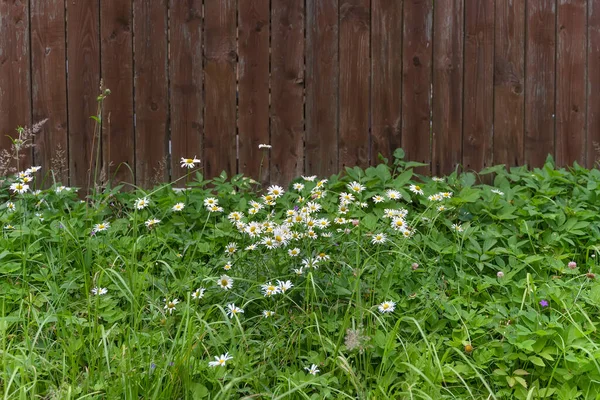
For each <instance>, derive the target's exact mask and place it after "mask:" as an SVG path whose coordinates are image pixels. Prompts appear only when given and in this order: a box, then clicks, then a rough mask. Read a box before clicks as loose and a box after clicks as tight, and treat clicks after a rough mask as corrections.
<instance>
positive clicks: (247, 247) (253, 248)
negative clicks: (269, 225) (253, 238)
mask: <svg viewBox="0 0 600 400" xmlns="http://www.w3.org/2000/svg"><path fill="white" fill-rule="evenodd" d="M244 250H249V251H252V250H256V245H255V244H251V245H248V246H246V248H245V249H244Z"/></svg>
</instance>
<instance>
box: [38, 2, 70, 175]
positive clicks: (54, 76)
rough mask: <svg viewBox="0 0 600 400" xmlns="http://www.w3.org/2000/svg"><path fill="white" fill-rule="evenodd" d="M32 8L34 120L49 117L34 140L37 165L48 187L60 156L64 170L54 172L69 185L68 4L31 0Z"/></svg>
mask: <svg viewBox="0 0 600 400" xmlns="http://www.w3.org/2000/svg"><path fill="white" fill-rule="evenodd" d="M30 8H31V11H30V12H31V68H32V70H31V74H32V75H31V80H32V90H31V95H32V105H33V121H34V122H37V121H40V120H42V119H44V118H48V122H47V123H46V125H44V126H43V128H42V130H41V131H40V133H38V134H37V135H36V138H35V148H34V154H35V155H34V158H35V163H36V164H37V165H40V166H41V167H42V172H43V174H44V175H45V176H46V179H47V182H48V183H47V185H48V184H51V183H52V182H51V180H52V176H51V175H50V174H49V172H50V169H51V167H52V159H53V158H55V159H56V161H58V157H60V158H61V159H62V161H63V162H64V164H63V166H64V168H63V169H62V170H58V169H54V170H53V171H52V172H53V173H54V174H55V179H56V180H57V181H58V182H62V183H63V184H65V185H66V184H68V182H69V175H68V164H69V160H68V154H67V151H68V141H67V81H66V79H67V77H66V73H67V71H66V41H65V4H64V0H32V1H31V4H30ZM57 152H62V155H61V154H60V153H57ZM57 165H58V164H57ZM57 165H55V166H57Z"/></svg>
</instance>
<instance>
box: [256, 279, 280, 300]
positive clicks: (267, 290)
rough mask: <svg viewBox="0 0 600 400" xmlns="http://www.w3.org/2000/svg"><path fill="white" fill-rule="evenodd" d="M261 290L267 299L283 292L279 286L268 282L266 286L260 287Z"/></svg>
mask: <svg viewBox="0 0 600 400" xmlns="http://www.w3.org/2000/svg"><path fill="white" fill-rule="evenodd" d="M260 290H261V291H262V292H263V295H264V296H265V297H271V296H273V295H276V294H278V293H280V292H281V288H279V286H276V285H273V284H272V283H271V282H267V283H266V284H264V285H262V286H261V287H260Z"/></svg>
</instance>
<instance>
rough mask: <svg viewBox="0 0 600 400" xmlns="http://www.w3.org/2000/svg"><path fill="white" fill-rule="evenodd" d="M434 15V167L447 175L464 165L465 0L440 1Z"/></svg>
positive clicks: (435, 6) (440, 173) (441, 173)
mask: <svg viewBox="0 0 600 400" xmlns="http://www.w3.org/2000/svg"><path fill="white" fill-rule="evenodd" d="M433 16H434V20H433V25H434V27H435V29H434V30H433V31H434V36H433V40H434V42H435V46H434V47H433V121H432V128H433V145H432V148H433V154H432V158H433V161H432V164H433V165H432V168H433V174H434V175H445V174H449V173H451V172H452V171H454V169H455V168H456V166H457V165H459V164H460V163H461V162H462V115H463V107H462V105H463V104H462V102H463V98H462V95H463V93H462V87H463V22H464V21H463V16H464V11H463V2H462V0H449V1H439V2H438V1H436V2H435V3H434V11H433Z"/></svg>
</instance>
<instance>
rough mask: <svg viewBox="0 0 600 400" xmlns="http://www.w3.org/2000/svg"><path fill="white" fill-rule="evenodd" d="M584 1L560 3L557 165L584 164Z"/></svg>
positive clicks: (561, 0)
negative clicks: (576, 162) (575, 162)
mask: <svg viewBox="0 0 600 400" xmlns="http://www.w3.org/2000/svg"><path fill="white" fill-rule="evenodd" d="M586 7H587V2H586V0H569V1H566V0H559V1H558V9H557V23H558V25H557V26H556V29H557V32H556V36H557V40H558V42H557V43H556V46H557V47H556V162H557V163H558V164H560V165H571V164H573V162H574V161H578V162H579V163H583V164H584V165H585V157H586V143H585V131H586V126H585V125H586V111H587V110H586V94H585V89H586V82H585V80H586V39H587V32H586V20H587V10H586Z"/></svg>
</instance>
